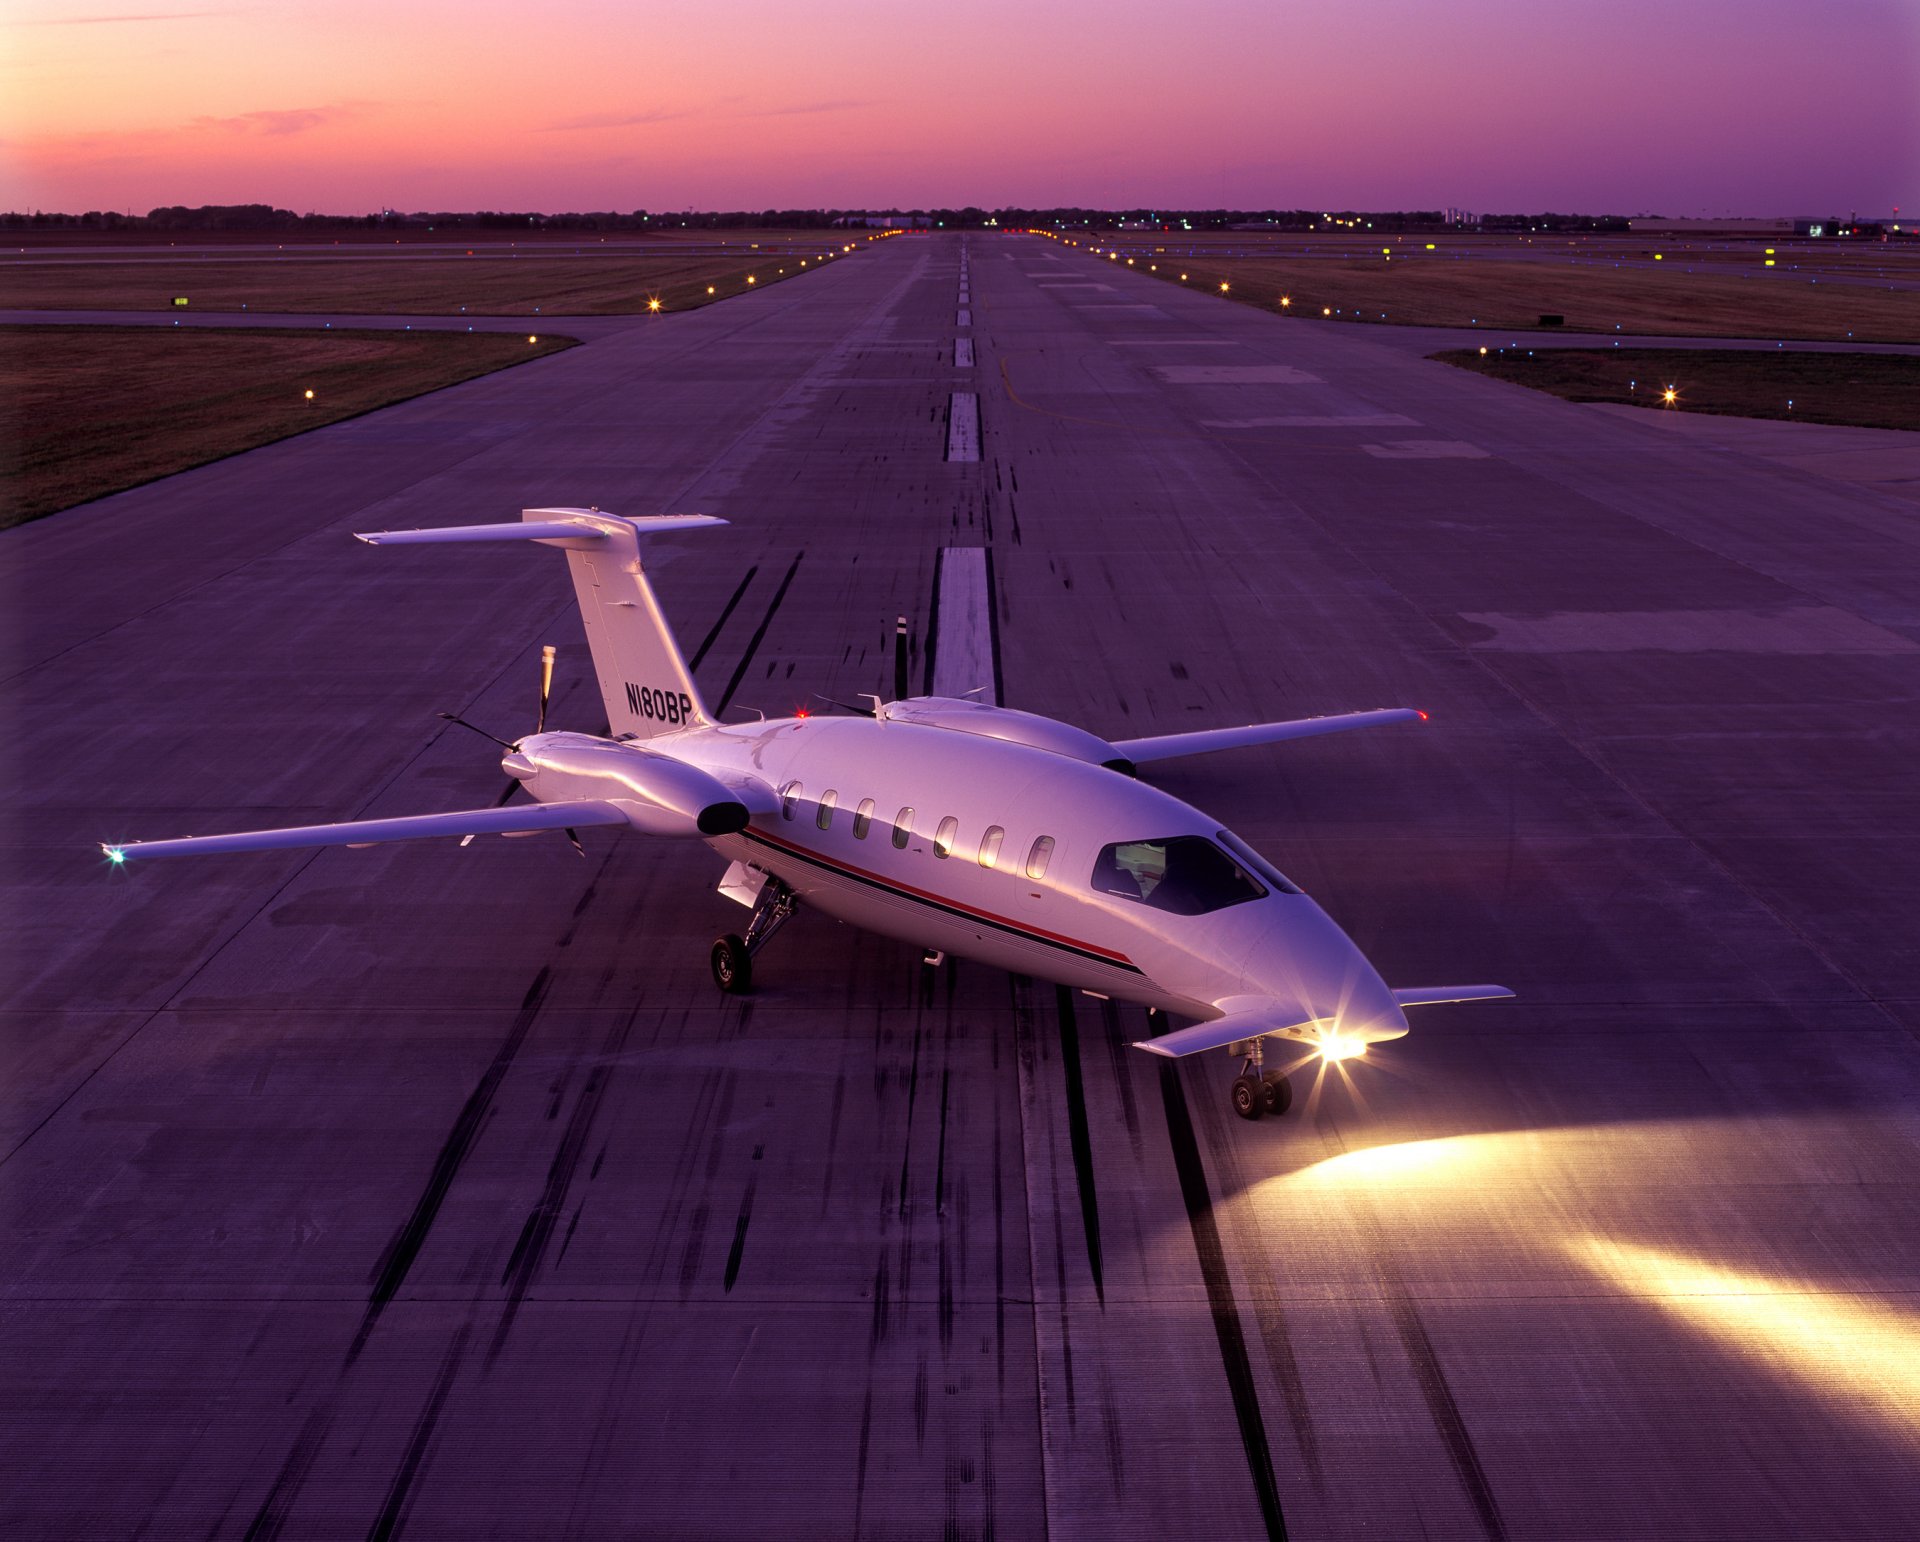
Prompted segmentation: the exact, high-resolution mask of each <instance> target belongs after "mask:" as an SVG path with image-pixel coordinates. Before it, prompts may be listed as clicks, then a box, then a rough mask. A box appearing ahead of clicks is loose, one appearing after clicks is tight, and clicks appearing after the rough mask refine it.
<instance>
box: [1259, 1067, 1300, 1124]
mask: <svg viewBox="0 0 1920 1542" xmlns="http://www.w3.org/2000/svg"><path fill="white" fill-rule="evenodd" d="M1260 1091H1261V1093H1262V1094H1263V1101H1264V1102H1265V1103H1266V1106H1267V1112H1268V1113H1270V1114H1272V1115H1274V1116H1275V1117H1276V1118H1278V1117H1279V1116H1280V1115H1281V1114H1284V1113H1285V1112H1286V1111H1287V1110H1288V1109H1290V1108H1292V1107H1293V1083H1292V1082H1290V1081H1288V1080H1287V1076H1286V1072H1284V1071H1269V1072H1267V1074H1266V1079H1265V1080H1264V1081H1262V1082H1261V1084H1260Z"/></svg>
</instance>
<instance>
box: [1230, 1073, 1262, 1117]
mask: <svg viewBox="0 0 1920 1542" xmlns="http://www.w3.org/2000/svg"><path fill="white" fill-rule="evenodd" d="M1233 1111H1234V1112H1235V1113H1236V1114H1238V1115H1239V1116H1240V1117H1241V1118H1242V1119H1258V1118H1259V1117H1260V1116H1261V1115H1262V1114H1264V1113H1265V1112H1266V1111H1267V1094H1266V1089H1265V1088H1263V1087H1262V1086H1261V1085H1260V1081H1259V1078H1258V1077H1253V1076H1236V1077H1234V1079H1233Z"/></svg>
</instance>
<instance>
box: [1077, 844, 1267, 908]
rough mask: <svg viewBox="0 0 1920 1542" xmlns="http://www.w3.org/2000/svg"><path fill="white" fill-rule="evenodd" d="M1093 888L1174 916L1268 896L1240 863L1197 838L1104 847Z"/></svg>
mask: <svg viewBox="0 0 1920 1542" xmlns="http://www.w3.org/2000/svg"><path fill="white" fill-rule="evenodd" d="M1093 886H1094V888H1096V889H1098V890H1099V891H1100V892H1101V893H1102V894H1117V895H1119V896H1120V897H1121V898H1123V899H1130V900H1134V901H1137V902H1138V903H1140V904H1142V905H1151V906H1152V907H1153V908H1154V909H1155V910H1165V911H1168V912H1170V913H1171V914H1173V915H1176V916H1202V915H1205V914H1207V912H1208V911H1211V910H1223V909H1225V908H1226V907H1227V906H1228V905H1238V904H1241V903H1243V902H1244V901H1246V900H1252V899H1259V898H1260V897H1261V896H1262V895H1263V894H1265V893H1266V892H1267V891H1266V889H1265V888H1263V887H1262V886H1261V884H1260V882H1259V880H1258V879H1256V878H1255V877H1254V876H1253V874H1252V872H1250V871H1249V870H1248V868H1247V867H1246V866H1245V865H1244V864H1243V863H1241V862H1239V861H1236V860H1235V859H1234V858H1233V857H1230V856H1228V855H1227V853H1226V852H1224V851H1222V850H1221V849H1220V848H1219V847H1218V846H1216V845H1214V844H1213V842H1212V841H1210V840H1208V839H1207V838H1206V837H1205V836H1201V835H1170V836H1168V837H1167V838H1166V839H1164V840H1157V841H1117V842H1115V843H1114V844H1113V845H1111V846H1103V847H1102V848H1101V849H1100V856H1099V858H1098V859H1097V860H1096V861H1095V862H1094V864H1093Z"/></svg>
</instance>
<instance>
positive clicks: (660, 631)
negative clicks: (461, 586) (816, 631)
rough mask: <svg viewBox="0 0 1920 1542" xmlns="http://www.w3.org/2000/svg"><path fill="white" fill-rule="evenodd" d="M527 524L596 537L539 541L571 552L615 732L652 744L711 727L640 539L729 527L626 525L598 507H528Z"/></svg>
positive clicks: (699, 522)
mask: <svg viewBox="0 0 1920 1542" xmlns="http://www.w3.org/2000/svg"><path fill="white" fill-rule="evenodd" d="M521 518H522V519H523V520H526V521H528V522H530V523H535V524H542V525H544V524H549V523H551V522H554V521H563V522H565V523H568V524H578V525H583V526H588V527H590V529H591V530H592V532H594V534H592V535H589V534H588V533H587V531H585V530H583V531H582V538H573V537H566V536H562V537H543V538H540V539H541V540H542V544H544V545H549V546H560V547H565V548H567V567H568V569H569V570H570V571H571V572H572V574H573V591H574V594H575V595H576V596H577V597H578V599H579V601H580V619H581V620H582V621H583V622H585V623H586V628H587V646H588V647H589V648H591V649H592V650H593V668H594V673H595V674H597V675H598V676H599V678H600V695H601V698H602V699H603V700H604V701H605V702H606V706H607V723H608V725H609V727H610V729H611V731H612V732H613V733H615V734H632V735H634V736H635V737H636V738H641V739H651V738H656V737H657V736H659V735H660V734H669V733H678V732H679V731H680V730H681V729H683V728H691V727H697V726H700V725H702V724H706V723H711V722H712V721H713V719H712V718H711V717H710V716H709V715H708V713H707V708H706V704H705V703H704V702H703V701H701V699H700V688H699V687H698V686H697V685H695V684H694V683H693V673H692V671H691V670H689V669H688V668H687V661H686V659H685V658H684V657H683V656H682V655H681V652H680V645H679V644H678V643H677V642H675V641H674V637H673V632H672V631H671V629H669V627H668V626H667V618H666V616H665V615H664V614H663V613H662V612H661V610H660V602H659V601H658V600H657V599H655V598H654V593H653V587H652V585H650V584H649V583H648V582H647V576H646V573H645V572H644V571H643V570H642V568H641V565H640V541H639V537H641V536H643V535H651V534H654V533H656V532H661V531H667V530H688V529H693V528H696V527H699V526H703V525H724V524H725V523H726V521H725V520H724V519H715V518H714V517H712V516H711V515H707V514H663V515H656V516H654V517H652V518H640V519H620V518H617V517H615V516H613V515H610V514H602V513H600V512H599V511H598V510H597V509H525V510H522V512H521Z"/></svg>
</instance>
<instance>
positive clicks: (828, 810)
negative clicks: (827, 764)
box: [813, 787, 840, 830]
mask: <svg viewBox="0 0 1920 1542" xmlns="http://www.w3.org/2000/svg"><path fill="white" fill-rule="evenodd" d="M839 802H840V794H839V793H837V792H835V791H834V790H833V789H832V788H831V787H829V788H828V789H827V790H826V791H825V792H823V793H821V794H820V807H819V810H818V811H817V812H816V813H815V814H814V816H813V822H814V823H815V824H817V825H818V826H819V827H820V828H821V829H822V830H831V829H832V828H833V811H834V809H835V808H836V807H837V806H838V805H839Z"/></svg>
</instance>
